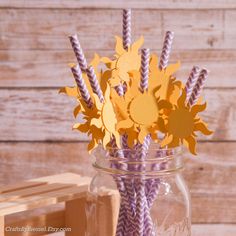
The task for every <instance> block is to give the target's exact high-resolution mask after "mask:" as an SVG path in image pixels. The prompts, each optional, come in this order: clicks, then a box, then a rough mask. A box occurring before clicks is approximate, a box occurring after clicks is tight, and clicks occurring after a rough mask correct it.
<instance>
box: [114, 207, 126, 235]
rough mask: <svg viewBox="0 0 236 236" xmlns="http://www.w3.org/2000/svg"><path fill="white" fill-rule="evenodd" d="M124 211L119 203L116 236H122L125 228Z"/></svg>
mask: <svg viewBox="0 0 236 236" xmlns="http://www.w3.org/2000/svg"><path fill="white" fill-rule="evenodd" d="M127 220H128V219H127V217H126V209H125V206H124V204H122V203H120V210H119V217H118V223H117V227H116V236H124V232H125V228H126V222H127Z"/></svg>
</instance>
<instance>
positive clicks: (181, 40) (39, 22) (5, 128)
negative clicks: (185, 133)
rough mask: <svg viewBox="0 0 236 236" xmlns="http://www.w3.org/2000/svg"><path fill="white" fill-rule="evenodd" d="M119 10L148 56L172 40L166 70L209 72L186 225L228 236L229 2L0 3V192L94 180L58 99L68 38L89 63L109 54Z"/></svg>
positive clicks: (234, 108) (190, 164) (234, 202)
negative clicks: (73, 178) (67, 174)
mask: <svg viewBox="0 0 236 236" xmlns="http://www.w3.org/2000/svg"><path fill="white" fill-rule="evenodd" d="M123 7H131V8H133V9H134V10H133V38H135V39H137V38H138V37H139V36H140V35H144V36H145V39H146V41H145V46H146V47H150V48H151V49H152V50H153V51H157V52H160V49H161V47H162V41H163V37H164V33H165V31H166V30H172V31H174V32H175V41H174V45H173V53H172V55H171V61H172V62H174V61H176V60H181V62H182V69H181V71H180V72H179V74H178V75H179V76H180V77H181V78H182V79H183V81H185V80H186V78H187V75H188V73H189V71H190V69H191V67H192V65H199V66H204V67H207V68H208V69H209V70H210V71H211V74H210V77H209V80H208V82H207V86H206V88H205V91H204V95H205V97H206V99H208V101H209V106H208V111H207V113H206V115H205V119H206V120H207V121H208V122H209V124H210V128H211V129H213V130H215V133H214V134H213V135H212V136H211V137H208V138H207V139H206V138H201V139H200V141H199V157H198V158H191V159H189V160H188V161H187V168H186V171H185V177H186V179H187V181H188V183H189V186H190V188H191V192H192V200H193V222H194V223H197V224H199V225H200V226H199V225H197V226H196V227H195V228H194V233H195V235H199V236H200V235H201V236H202V235H205V234H204V233H205V231H204V228H201V224H206V223H208V224H212V227H210V226H209V227H208V228H209V229H210V231H209V232H211V234H212V235H218V234H216V233H215V234H214V231H213V229H214V228H216V229H218V230H217V231H218V233H219V232H221V233H220V234H219V235H224V236H231V235H232V236H233V235H236V230H235V227H234V226H233V224H235V223H236V187H235V183H236V175H235V172H236V160H235V154H234V152H235V148H236V103H235V101H236V79H235V74H236V27H235V22H236V1H235V0H225V1H223V0H215V1H213V0H206V1H196V0H195V1H191V0H179V1H175V0H167V1H154V0H146V1H142V0H140V1H138V0H131V1H128V0H126V1H124V0H121V1H108V0H100V1H99V0H97V1H95V0H93V1H85V0H81V1H76V0H58V1H47V0H34V1H29V0H11V1H9V0H0V183H1V184H8V183H12V182H15V181H18V180H22V179H29V178H33V177H38V176H43V175H49V174H54V173H59V172H64V171H73V172H77V173H81V174H86V175H92V174H93V170H92V169H91V168H90V167H89V164H90V159H89V157H88V154H87V152H86V138H85V137H84V136H81V135H79V134H78V133H74V132H72V131H71V126H72V124H73V122H74V120H73V117H72V108H73V104H74V101H73V100H70V99H68V98H66V97H64V96H63V95H58V94H57V91H58V88H59V87H61V86H65V85H72V84H73V80H72V76H71V74H70V71H69V69H68V68H67V64H68V63H69V62H73V61H75V58H74V55H73V52H72V50H71V48H70V44H69V41H68V39H67V36H68V35H69V34H72V33H75V32H78V34H79V38H80V41H81V44H82V46H83V48H84V50H85V53H86V56H87V58H88V60H89V59H91V58H92V56H93V54H94V52H98V53H99V54H101V55H107V56H109V55H111V54H112V53H113V50H112V49H113V48H114V35H120V34H121V20H122V18H121V9H122V8H123ZM219 223H220V224H224V225H225V226H224V227H222V226H220V228H219V227H215V225H214V224H219ZM227 225H229V226H228V227H227ZM195 231H196V232H195ZM206 235H209V234H206Z"/></svg>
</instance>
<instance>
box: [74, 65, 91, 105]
mask: <svg viewBox="0 0 236 236" xmlns="http://www.w3.org/2000/svg"><path fill="white" fill-rule="evenodd" d="M71 71H72V73H73V75H74V78H75V81H76V84H77V86H78V89H79V91H80V95H81V97H82V99H83V100H84V102H85V103H86V105H87V106H88V107H89V108H91V107H92V105H93V103H92V100H91V97H90V94H89V91H88V89H87V87H86V85H85V82H84V79H83V77H82V72H81V70H80V67H79V65H72V66H71Z"/></svg>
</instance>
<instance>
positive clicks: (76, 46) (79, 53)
mask: <svg viewBox="0 0 236 236" xmlns="http://www.w3.org/2000/svg"><path fill="white" fill-rule="evenodd" d="M69 39H70V42H71V46H72V48H73V50H74V53H75V56H76V59H77V61H78V63H79V66H80V69H81V70H82V71H83V72H85V70H86V69H87V62H86V59H85V56H84V53H83V50H82V48H81V45H80V42H79V39H78V36H77V35H76V34H75V35H71V36H69Z"/></svg>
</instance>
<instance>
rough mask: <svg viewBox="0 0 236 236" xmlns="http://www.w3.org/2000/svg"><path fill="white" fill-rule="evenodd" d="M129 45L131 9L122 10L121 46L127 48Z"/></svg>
mask: <svg viewBox="0 0 236 236" xmlns="http://www.w3.org/2000/svg"><path fill="white" fill-rule="evenodd" d="M130 45H131V9H124V10H123V48H124V49H125V50H128V48H129V47H130Z"/></svg>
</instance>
